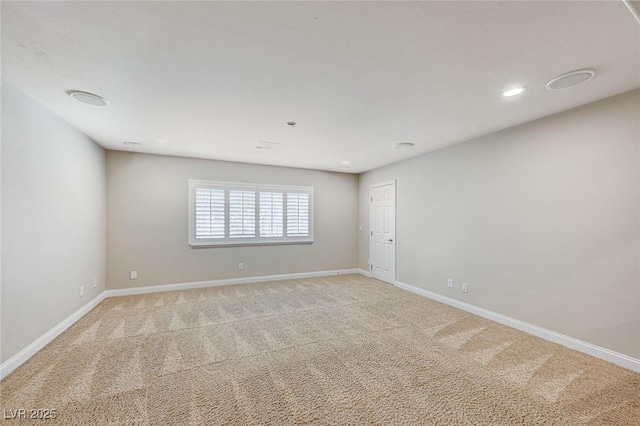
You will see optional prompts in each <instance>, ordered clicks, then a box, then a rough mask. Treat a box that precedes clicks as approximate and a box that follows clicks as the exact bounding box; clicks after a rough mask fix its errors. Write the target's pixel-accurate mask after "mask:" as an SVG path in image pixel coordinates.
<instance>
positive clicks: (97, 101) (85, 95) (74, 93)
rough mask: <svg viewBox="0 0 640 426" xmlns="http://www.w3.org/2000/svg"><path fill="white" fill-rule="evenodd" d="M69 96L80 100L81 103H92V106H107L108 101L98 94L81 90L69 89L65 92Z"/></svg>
mask: <svg viewBox="0 0 640 426" xmlns="http://www.w3.org/2000/svg"><path fill="white" fill-rule="evenodd" d="M67 94H68V95H69V96H71V97H72V98H73V99H75V100H76V101H78V102H82V103H83V104H87V105H92V106H99V107H103V106H107V105H109V102H107V100H106V99H105V98H103V97H102V96H98V95H96V94H93V93H89V92H82V91H80V90H69V91H68V92H67Z"/></svg>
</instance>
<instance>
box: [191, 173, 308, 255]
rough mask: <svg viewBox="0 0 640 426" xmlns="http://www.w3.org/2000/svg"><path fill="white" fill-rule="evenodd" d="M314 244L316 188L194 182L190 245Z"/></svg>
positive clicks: (192, 186) (192, 182)
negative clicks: (314, 198)
mask: <svg viewBox="0 0 640 426" xmlns="http://www.w3.org/2000/svg"><path fill="white" fill-rule="evenodd" d="M312 242H313V188H311V187H300V186H295V187H294V186H271V185H269V186H259V185H247V184H239V183H232V182H210V181H200V180H193V179H191V180H189V245H191V246H219V245H251V244H273V243H277V244H286V243H293V244H296V243H312Z"/></svg>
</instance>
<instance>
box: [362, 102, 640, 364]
mask: <svg viewBox="0 0 640 426" xmlns="http://www.w3.org/2000/svg"><path fill="white" fill-rule="evenodd" d="M573 90H580V89H573ZM548 96H560V94H552V93H549V94H548ZM515 107H517V106H515ZM392 179H396V181H397V195H396V198H397V216H396V223H397V232H396V239H395V241H396V259H397V274H396V279H397V280H398V281H401V282H405V283H408V284H411V285H413V286H416V287H420V288H423V289H426V290H430V291H432V292H435V293H439V294H442V295H445V296H448V297H452V298H455V299H458V300H461V301H464V302H467V303H471V304H473V305H476V306H479V307H482V308H485V309H489V310H491V311H494V312H497V313H500V314H503V315H507V316H510V317H513V318H516V319H519V320H522V321H525V322H528V323H531V324H534V325H538V326H541V327H544V328H547V329H550V330H553V331H556V332H559V333H562V334H565V335H568V336H571V337H574V338H577V339H580V340H583V341H586V342H588V343H592V344H595V345H598V346H601V347H604V348H607V349H610V350H613V351H616V352H619V353H622V354H625V355H628V356H631V357H634V358H639V359H640V90H636V91H632V92H628V93H626V94H622V95H618V96H615V97H612V98H608V99H605V100H602V101H599V102H596V103H592V104H589V105H586V106H583V107H580V108H576V109H573V110H570V111H567V112H563V113H560V114H557V115H553V116H550V117H546V118H543V119H540V120H537V121H534V122H530V123H527V124H523V125H520V126H517V127H514V128H511V129H507V130H504V131H501V132H498V133H494V134H490V135H487V136H484V137H480V138H477V139H473V140H470V141H468V142H465V143H462V144H458V145H455V146H452V147H449V148H446V149H442V150H439V151H435V152H432V153H429V154H426V155H423V156H420V157H416V158H414V159H411V160H407V161H404V162H401V163H397V164H394V165H391V166H388V167H384V168H381V169H376V170H373V171H370V172H367V173H364V174H362V175H360V182H359V186H360V193H359V223H360V224H361V225H362V226H363V229H364V231H362V232H361V233H360V238H359V248H360V250H359V267H360V268H363V269H367V261H368V256H369V238H368V233H367V230H368V229H369V206H368V200H369V198H368V195H369V188H370V186H371V185H373V184H376V183H378V182H385V181H389V180H392ZM448 278H452V279H453V280H454V282H455V287H454V289H448V288H447V279H448ZM463 282H464V283H467V284H468V286H469V292H468V293H466V294H464V293H462V292H461V290H460V288H461V284H462V283H463Z"/></svg>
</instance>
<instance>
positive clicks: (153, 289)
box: [107, 269, 360, 297]
mask: <svg viewBox="0 0 640 426" xmlns="http://www.w3.org/2000/svg"><path fill="white" fill-rule="evenodd" d="M358 273H360V269H338V270H335V271H315V272H301V273H297V274H281V275H263V276H257V277H242V278H228V279H222V280H211V281H196V282H190V283H180V284H163V285H153V286H146V287H134V288H122V289H116V290H107V297H114V296H131V295H134V294H146V293H159V292H162V291H177V290H191V289H194V288H205V287H217V286H222V285H232V284H251V283H259V282H265V281H281V280H295V279H300V278H311V277H326V276H330V275H346V274H358Z"/></svg>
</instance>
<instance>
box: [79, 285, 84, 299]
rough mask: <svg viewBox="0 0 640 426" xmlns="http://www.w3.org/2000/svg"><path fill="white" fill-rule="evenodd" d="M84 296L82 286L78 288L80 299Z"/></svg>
mask: <svg viewBox="0 0 640 426" xmlns="http://www.w3.org/2000/svg"><path fill="white" fill-rule="evenodd" d="M82 296H84V286H83V285H81V286H80V297H82Z"/></svg>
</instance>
